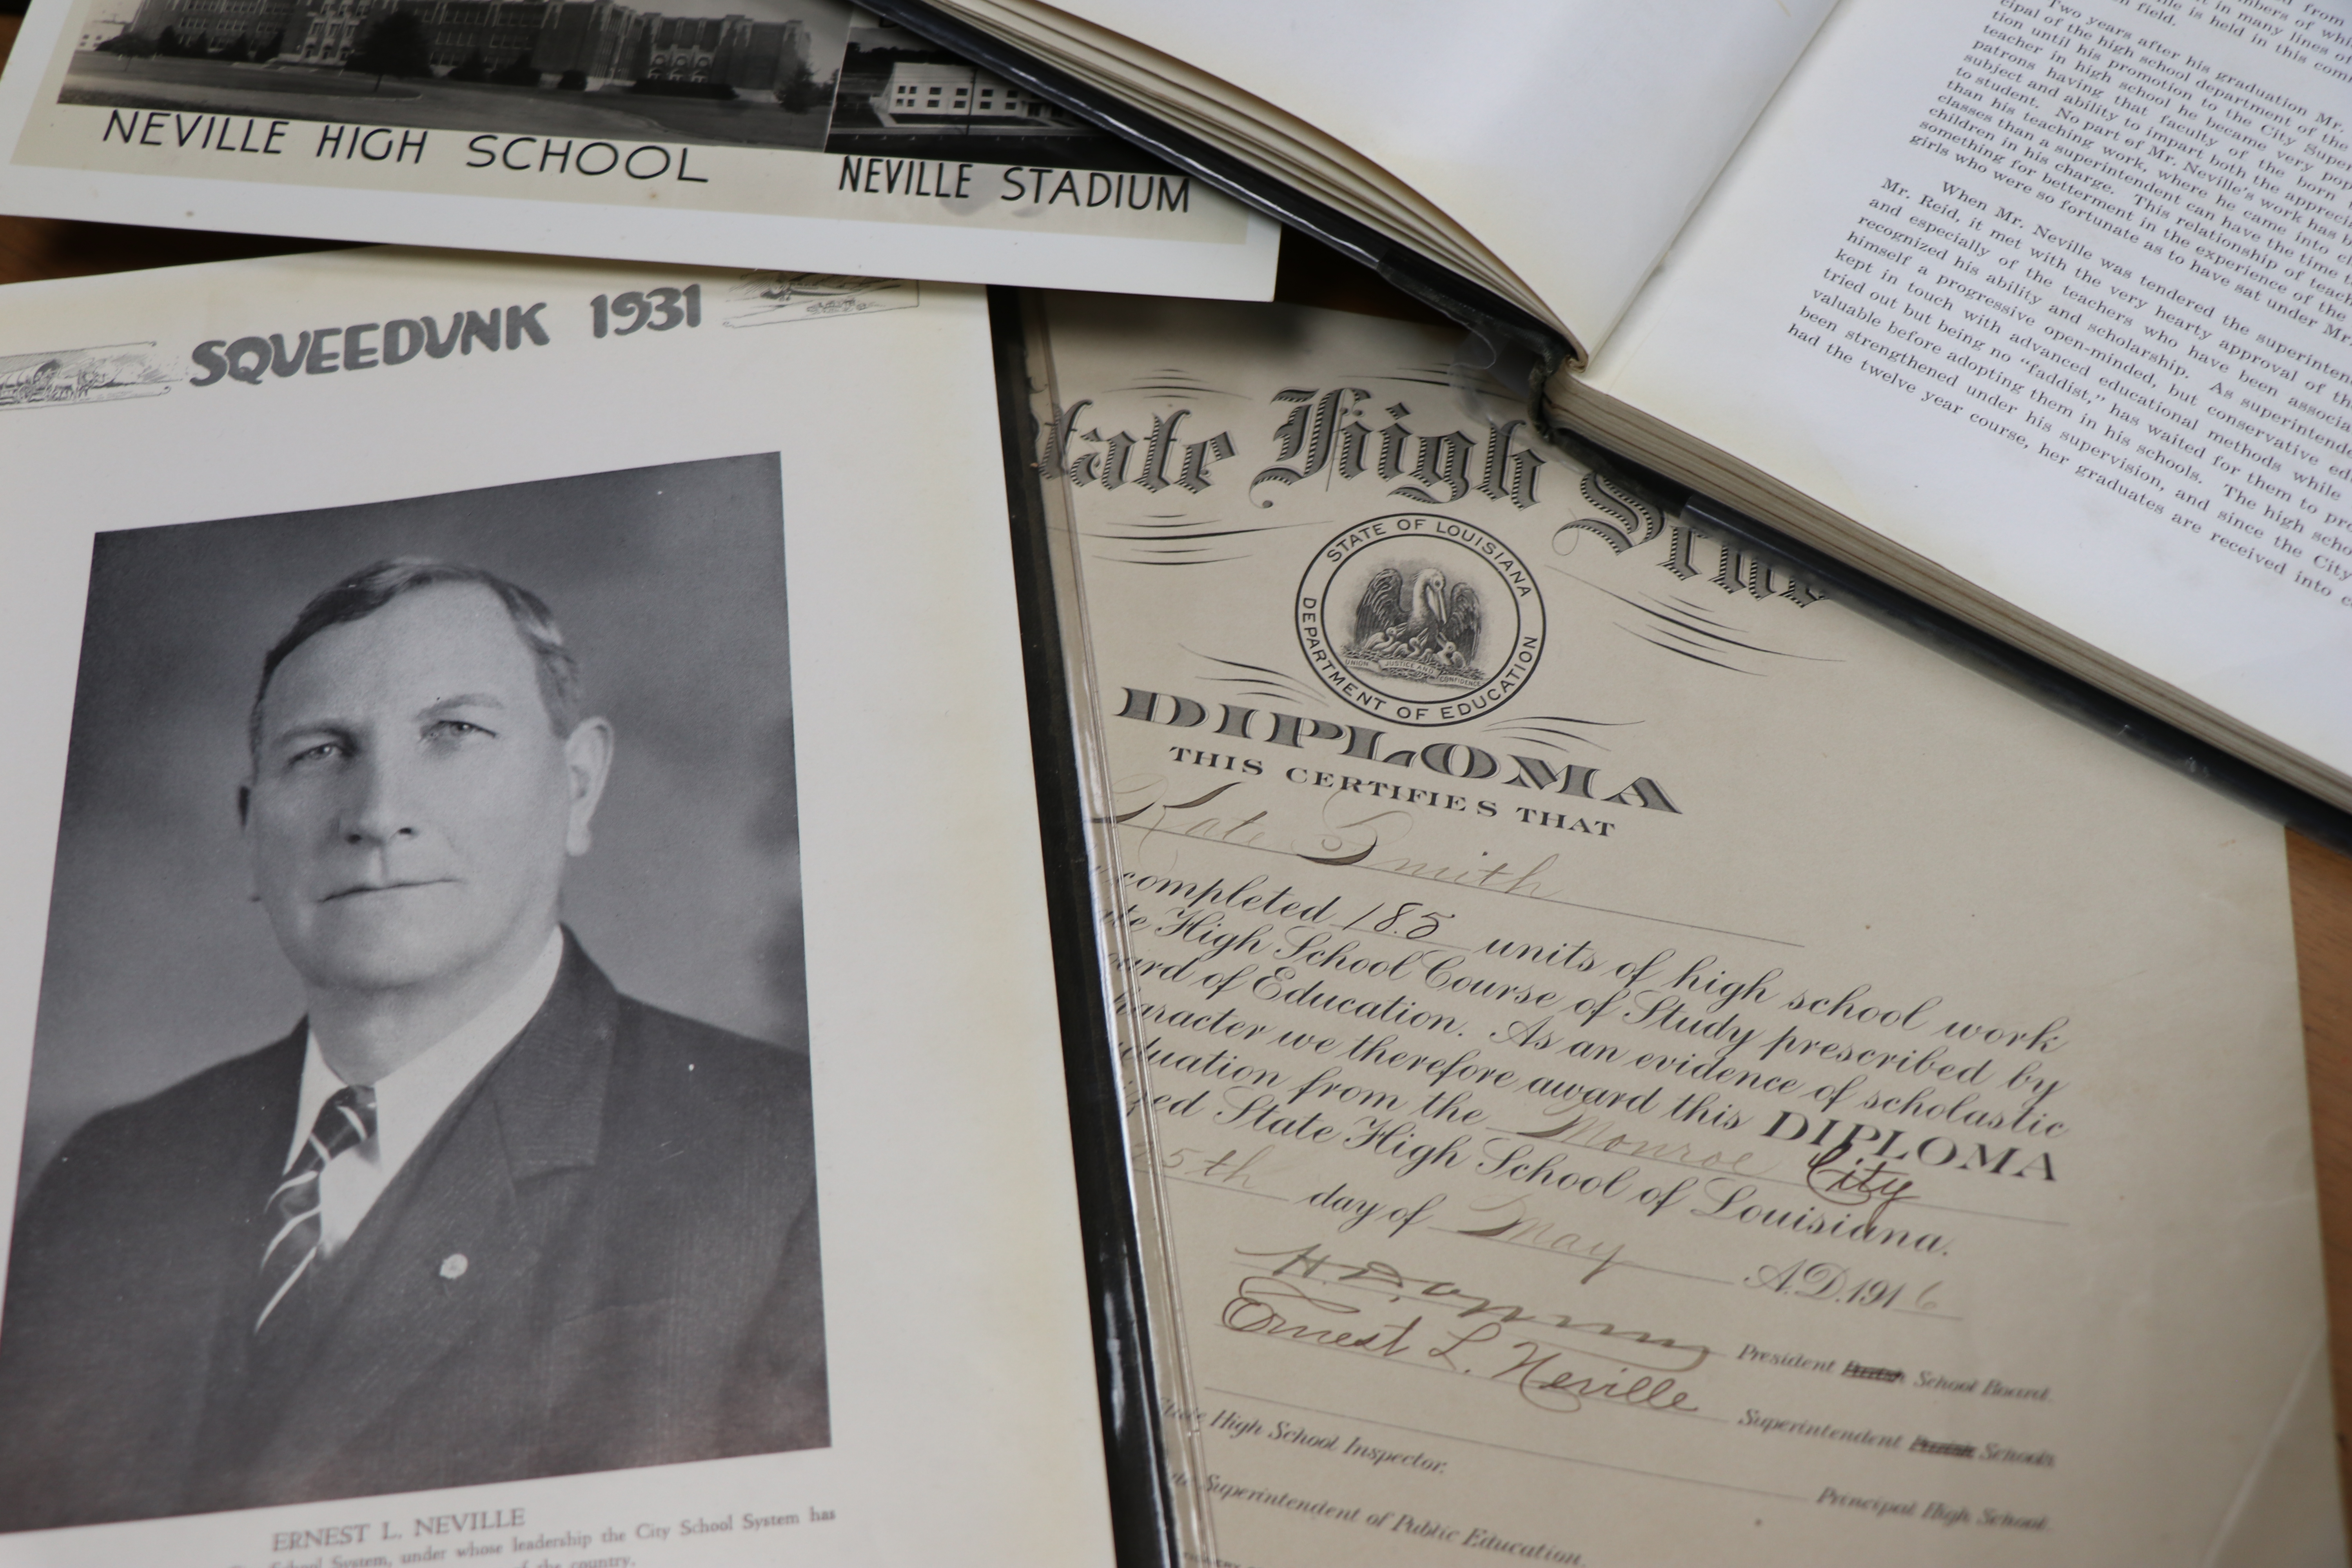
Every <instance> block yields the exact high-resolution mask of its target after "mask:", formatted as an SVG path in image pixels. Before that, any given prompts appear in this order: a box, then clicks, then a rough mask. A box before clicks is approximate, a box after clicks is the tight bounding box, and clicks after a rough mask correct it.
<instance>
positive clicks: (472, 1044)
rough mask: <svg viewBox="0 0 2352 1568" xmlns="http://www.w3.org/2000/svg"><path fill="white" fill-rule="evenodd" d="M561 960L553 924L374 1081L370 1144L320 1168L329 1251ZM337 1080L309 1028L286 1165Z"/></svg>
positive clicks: (519, 1023) (526, 1013)
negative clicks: (433, 1035) (458, 1013)
mask: <svg viewBox="0 0 2352 1568" xmlns="http://www.w3.org/2000/svg"><path fill="white" fill-rule="evenodd" d="M562 963H563V932H562V929H561V928H558V929H557V930H555V931H551V932H550V933H549V935H548V938H547V946H546V947H545V948H543V949H542V950H541V952H540V955H539V956H538V957H537V958H536V959H533V960H532V961H531V964H530V968H529V969H526V970H524V971H523V973H522V975H521V977H520V978H519V979H518V980H516V982H515V983H514V984H512V985H510V986H509V987H508V988H507V989H506V990H505V991H504V992H502V993H501V994H499V996H497V997H496V998H495V999H493V1000H492V1001H491V1002H490V1004H489V1005H488V1006H486V1007H484V1008H483V1009H482V1010H481V1011H480V1012H478V1013H477V1014H475V1015H474V1016H472V1017H471V1018H468V1019H467V1020H466V1022H465V1023H463V1024H460V1025H459V1026H457V1028H456V1029H454V1030H452V1031H451V1032H450V1033H449V1034H447V1035H446V1036H444V1037H442V1038H441V1039H439V1040H437V1041H436V1042H435V1043H434V1044H433V1045H431V1046H429V1047H426V1048H425V1050H423V1051H421V1052H419V1053H418V1054H417V1055H416V1056H415V1057H413V1058H410V1059H409V1060H408V1061H406V1062H404V1063H403V1064H402V1065H401V1066H400V1067H399V1068H395V1069H394V1070H393V1071H391V1072H388V1073H386V1074H385V1075H384V1076H383V1078H381V1079H377V1080H376V1082H375V1085H374V1089H375V1138H374V1140H373V1143H372V1144H362V1146H360V1147H359V1148H356V1149H352V1150H349V1151H347V1152H344V1153H342V1154H341V1155H339V1156H337V1157H336V1158H335V1160H334V1161H333V1162H331V1163H330V1164H329V1166H328V1168H327V1170H326V1172H325V1173H323V1177H322V1184H321V1188H320V1205H321V1210H320V1220H321V1224H322V1226H323V1228H324V1230H325V1247H326V1250H327V1251H329V1252H330V1253H331V1252H332V1251H334V1250H335V1248H336V1247H339V1246H341V1244H342V1242H343V1240H344V1238H346V1237H349V1236H350V1235H351V1233H352V1231H353V1230H355V1229H357V1228H358V1226H359V1222H360V1220H361V1219H362V1217H363V1216H364V1215H366V1213H367V1211H368V1209H369V1207H371V1206H372V1205H373V1204H374V1202H375V1199H376V1196H377V1194H380V1193H382V1192H383V1189H384V1188H385V1187H386V1186H388V1185H390V1184H391V1182H392V1179H393V1177H394V1176H395V1175H397V1174H399V1173H400V1168H401V1166H403V1165H404V1164H405V1163H407V1162H408V1157H409V1156H410V1155H411V1154H414V1153H415V1152H416V1149H417V1146H418V1145H419V1144H421V1143H423V1142H425V1136H426V1135H427V1134H428V1133H430V1132H431V1131H433V1129H434V1127H435V1125H436V1123H438V1122H439V1121H440V1120H441V1118H442V1116H443V1115H444V1114H445V1113H446V1111H447V1110H448V1109H449V1107H450V1106H452V1105H454V1104H455V1103H457V1097H458V1096H459V1095H461V1094H463V1093H465V1091H466V1086H467V1085H468V1084H470V1083H472V1082H473V1081H474V1079H476V1078H478V1077H479V1076H480V1074H481V1071H482V1069H483V1068H487V1067H488V1066H489V1065H490V1063H491V1062H492V1061H493V1060H495V1059H496V1058H498V1056H499V1053H500V1052H502V1051H504V1050H505V1049H506V1048H507V1047H508V1046H509V1045H510V1044H512V1043H513V1041H514V1038H515V1037H516V1036H518V1035H520V1034H521V1033H522V1030H523V1026H525V1025H526V1024H529V1023H530V1020H531V1018H532V1017H533V1016H535V1015H536V1014H537V1013H538V1012H539V1009H540V1007H541V1005H543V1004H544V1003H545V1002H546V1001H547V994H548V993H549V992H550V991H551V990H553V989H554V987H555V974H556V971H557V970H558V969H560V968H562ZM342 1087H343V1080H342V1079H341V1078H339V1077H337V1076H336V1074H335V1070H334V1068H331V1067H329V1066H328V1065H327V1058H326V1056H325V1054H324V1053H323V1052H321V1051H320V1048H319V1033H318V1031H317V1030H316V1029H312V1030H310V1036H309V1039H308V1041H307V1042H306V1044H305V1046H304V1047H303V1053H302V1096H301V1102H300V1108H299V1110H298V1111H297V1113H296V1115H295V1119H294V1128H293V1139H292V1142H289V1144H288V1146H287V1152H286V1166H287V1168H289V1169H290V1168H291V1167H292V1165H293V1163H294V1157H295V1155H297V1154H299V1152H301V1149H302V1145H303V1142H305V1140H307V1139H308V1138H309V1136H310V1124H311V1123H312V1122H313V1121H317V1120H318V1116H319V1110H320V1107H321V1106H323V1105H325V1104H326V1103H327V1101H328V1100H329V1099H330V1098H331V1097H332V1096H333V1094H334V1093H335V1091H336V1090H337V1089H341V1088H342Z"/></svg>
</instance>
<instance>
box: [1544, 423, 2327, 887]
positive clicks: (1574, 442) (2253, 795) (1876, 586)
mask: <svg viewBox="0 0 2352 1568" xmlns="http://www.w3.org/2000/svg"><path fill="white" fill-rule="evenodd" d="M1549 435H1550V436H1551V438H1552V439H1553V440H1554V441H1555V442H1557V443H1558V444H1559V445H1560V446H1562V447H1566V448H1567V449H1568V450H1569V451H1570V452H1571V453H1573V454H1574V455H1575V456H1576V457H1578V458H1580V459H1581V460H1583V461H1584V462H1586V463H1589V464H1591V466H1592V467H1594V468H1598V469H1600V470H1601V471H1602V472H1604V473H1607V474H1609V475H1611V476H1612V477H1614V478H1616V479H1619V480H1621V481H1622V482H1624V483H1626V484H1629V485H1631V486H1633V488H1634V489H1637V490H1640V491H1641V492H1642V493H1643V494H1644V495H1646V496H1648V497H1650V498H1652V500H1654V503H1655V504H1657V505H1659V506H1660V507H1661V508H1662V509H1663V510H1664V511H1665V512H1666V513H1667V514H1668V515H1670V516H1674V515H1679V517H1680V519H1681V521H1684V522H1685V523H1688V524H1691V525H1693V526H1695V527H1697V528H1699V529H1702V530H1710V531H1717V532H1721V533H1727V534H1729V535H1731V536H1732V537H1733V538H1736V539H1738V540H1741V541H1743V542H1746V543H1748V544H1751V545H1754V546H1756V547H1758V548H1759V550H1761V551H1762V552H1765V553H1766V554H1769V555H1773V556H1778V557H1780V559H1782V560H1784V561H1785V562H1787V563H1788V564H1789V565H1790V567H1791V568H1792V569H1794V571H1795V572H1796V573H1797V574H1799V575H1800V576H1802V577H1804V578H1806V579H1807V580H1809V581H1811V582H1813V583H1816V584H1821V585H1822V586H1824V587H1827V588H1829V589H1831V590H1832V591H1833V592H1834V593H1835V594H1836V595H1837V596H1838V598H1839V599H1840V600H1841V601H1842V602H1843V603H1844V604H1845V605H1847V606H1848V607H1849V608H1852V609H1856V610H1860V611H1862V612H1863V613H1864V614H1865V615H1868V616H1872V617H1873V618H1874V619H1875V620H1877V621H1879V622H1880V623H1881V624H1882V625H1885V626H1891V627H1893V628H1894V629H1895V630H1897V631H1900V632H1902V633H1904V634H1905V635H1906V636H1908V637H1912V638H1914V639H1915V640H1917V641H1923V642H1926V643H1928V644H1930V645H1931V646H1933V647H1936V648H1937V649H1938V650H1939V651H1941V652H1942V653H1944V654H1945V655H1946V656H1948V657H1949V658H1956V659H1958V660H1959V661H1960V662H1961V663H1963V664H1967V665H1969V666H1970V667H1971V668H1975V669H1977V670H1979V671H1980V672H1982V673H1984V674H1986V675H1989V676H1990V677H1992V678H1993V679H1997V680H2000V681H2001V682H2002V683H2004V684H2005V685H2008V686H2010V687H2011V688H2012V689H2018V690H2022V691H2025V692H2027V693H2029V694H2030V695H2032V697H2034V698H2035V699H2036V700H2039V701H2041V702H2042V704H2043V705H2044V706H2046V707H2050V708H2053V709H2056V710H2059V711H2061V712H2063V713H2066V714H2069V715H2071V716H2072V717H2074V719H2075V720H2077V721H2080V722H2082V723H2084V724H2087V725H2089V726H2090V727H2091V728H2092V729H2094V730H2096V731H2100V732H2101V733H2102V734H2105V735H2107V736H2109V737H2110V738H2112V739H2114V740H2116V741H2118V742H2122V743H2123V744H2125V745H2127V746H2129V747H2131V748H2132V749H2133V750H2135V751H2137V752H2140V753H2141V754H2142V755H2144V756H2147V757H2150V758H2153V759H2154V760H2155V761H2157V762H2158V763H2162V764H2163V765H2164V766H2166V767H2168V768H2171V769H2173V770H2174V771H2175V772H2177V773H2186V774H2188V775H2189V777H2191V778H2195V779H2201V780H2203V781H2204V782H2205V783H2206V784H2210V785H2212V786H2213V787H2215V788H2218V789H2220V790H2221V791H2222V792H2224V793H2225V794H2228V795H2233V796H2235V797H2236V798H2237V799H2238V800H2240V801H2242V803H2244V804H2245V805H2249V806H2252V808H2253V809H2254V810H2256V811H2259V812H2261V813H2263V815H2264V816H2269V817H2272V818H2273V819H2275V820H2277V821H2279V822H2282V823H2284V824H2285V825H2286V826H2289V827H2292V828H2294V830H2295V831H2296V832H2298V833H2301V834H2303V835H2304V836H2305V837H2310V838H2314V839H2316V840H2318V841H2319V842H2320V843H2323V844H2326V845H2327V846H2329V847H2332V848H2335V849H2337V850H2340V851H2342V852H2343V853H2345V854H2347V855H2352V814H2347V813H2346V812H2344V811H2342V810H2341V809H2339V808H2337V807H2336V806H2334V805H2329V804H2328V803H2327V802H2326V801H2324V800H2321V799H2320V798H2319V797H2318V796H2316V795H2311V794H2309V793H2307V792H2305V791H2304V790H2300V789H2297V788H2296V787H2295V786H2294V785H2293V784H2288V783H2286V782H2285V781H2284V780H2282V779H2279V778H2277V777H2275V776H2273V774H2271V773H2265V772H2264V771H2263V770H2262V769H2261V768H2258V767H2256V766H2255V765H2254V764H2253V763H2248V762H2244V761H2242V760H2241V759H2240V758H2238V757H2236V756H2234V755H2232V754H2231V752H2226V751H2223V750H2222V749H2221V748H2220V747H2218V746H2216V745H2214V744H2212V743H2211V742H2207V741H2203V740H2200V739H2199V738H2198V737H2197V736H2195V735H2192V734H2190V733H2189V731H2186V730H2182V729H2179V727H2177V726H2175V725H2172V724H2168V723H2167V722H2165V721H2163V720H2161V719H2158V718H2157V717H2156V716H2155V715H2154V714H2152V713H2148V712H2147V711H2145V710H2142V709H2140V708H2138V707H2137V706H2136V705H2134V704H2132V703H2130V702H2127V701H2126V700H2123V699H2122V698H2120V697H2116V696H2112V695H2110V694H2109V693H2107V692H2105V691H2103V690H2101V689H2099V688H2097V687H2095V686H2093V685H2092V684H2091V683H2090V682H2088V681H2086V680H2084V679H2082V678H2081V677H2079V676H2075V675H2071V674H2069V673H2067V672H2066V671H2065V670H2063V669H2061V668H2058V667H2057V666H2056V665H2053V664H2051V663H2049V662H2048V661H2046V660H2044V659H2042V658H2036V657H2035V656H2034V655H2032V654H2030V653H2027V652H2026V651H2025V650H2024V649H2022V648H2019V647H2013V646H2011V644H2009V643H2007V642H2004V641H2002V640H2001V639H2000V637H1996V636H1994V635H1993V634H1992V633H1990V632H1987V631H1982V630H1979V628H1978V627H1976V626H1971V625H1969V623H1968V622H1966V621H1964V620H1962V619H1960V618H1959V617H1958V616H1954V615H1951V614H1949V613H1948V612H1947V611H1944V610H1939V609H1937V608H1936V607H1935V606H1934V605H1930V604H1927V602H1926V601H1924V600H1921V599H1917V598H1914V597H1913V596H1912V595H1909V594H1906V593H1905V592H1904V591H1903V590H1902V589H1900V588H1897V587H1895V586H1893V585H1892V584H1887V583H1885V582H1882V581H1880V580H1879V579H1878V578H1876V577H1874V576H1873V575H1871V574H1869V573H1867V572H1865V571H1864V570H1862V569H1861V568H1860V567H1856V566H1851V565H1848V564H1847V563H1844V562H1843V561H1841V560H1839V559H1838V558H1837V557H1835V556H1833V555H1831V554H1828V553H1826V552H1823V551H1821V550H1817V549H1815V548H1813V547H1812V546H1811V545H1810V544H1806V543H1803V542H1801V541H1799V540H1796V539H1794V538H1791V537H1790V535H1788V534H1786V533H1783V532H1781V531H1780V530H1779V529H1777V528H1774V527H1773V526H1772V525H1771V524H1769V523H1767V522H1760V521H1758V520H1756V519H1755V518H1752V517H1749V516H1748V514H1747V513H1745V512H1742V511H1738V510H1735V509H1733V508H1731V507H1728V506H1726V505H1725V504H1724V503H1723V502H1721V501H1718V500H1710V499H1708V498H1707V497H1706V496H1705V495H1702V494H1699V493H1697V492H1695V491H1692V490H1689V489H1685V487H1683V486H1681V485H1678V484H1675V482H1673V481H1672V480H1670V479H1664V478H1663V477H1661V476H1659V475H1657V474H1654V473H1653V472H1651V471H1650V470H1649V469H1647V468H1643V467H1641V466H1640V465H1639V464H1635V463H1633V462H1629V461H1628V460H1626V459H1625V458H1621V457H1618V456H1617V455H1616V454H1614V453H1612V452H1610V451H1607V450H1606V449H1604V448H1602V447H1599V446H1597V445H1595V444H1593V443H1592V442H1590V441H1588V440H1586V439H1584V438H1583V437H1579V436H1575V435H1572V434H1570V433H1569V432H1566V431H1562V430H1559V429H1557V428H1554V429H1552V430H1551V431H1549Z"/></svg>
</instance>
